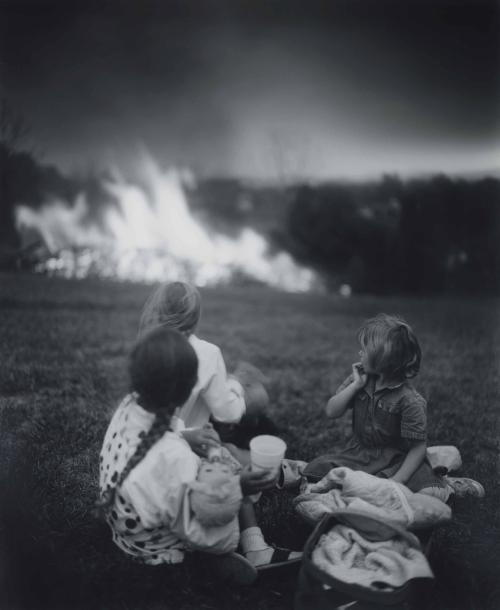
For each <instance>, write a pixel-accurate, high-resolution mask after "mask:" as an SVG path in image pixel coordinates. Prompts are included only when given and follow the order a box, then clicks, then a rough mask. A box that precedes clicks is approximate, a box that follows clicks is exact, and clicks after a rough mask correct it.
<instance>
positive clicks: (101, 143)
mask: <svg viewBox="0 0 500 610" xmlns="http://www.w3.org/2000/svg"><path fill="white" fill-rule="evenodd" d="M0 11H1V13H2V14H1V15H0V18H1V23H2V26H1V27H2V31H1V44H2V48H1V61H2V63H1V72H0V76H1V79H2V89H3V94H4V95H5V96H6V97H7V98H8V99H9V100H10V101H11V103H12V104H13V105H14V106H15V107H16V108H17V109H18V110H19V111H20V112H22V113H23V114H24V116H25V117H26V119H27V120H28V121H29V122H30V124H31V126H32V134H33V139H34V140H35V142H36V144H37V146H38V148H39V149H41V150H42V151H43V153H44V159H45V160H46V161H47V162H55V163H57V164H58V165H59V166H60V167H61V168H62V169H65V170H69V169H73V168H82V167H85V166H86V165H89V164H91V165H101V164H104V163H106V164H109V163H111V162H117V163H119V164H120V165H122V166H125V167H127V165H128V164H130V163H133V162H134V158H135V156H136V155H137V151H138V150H139V148H140V146H146V147H147V148H148V149H150V150H151V151H152V152H153V154H154V155H155V156H156V157H157V158H158V159H159V161H160V162H161V163H163V164H166V165H168V164H174V163H177V164H179V163H180V164H184V165H189V166H191V167H192V168H193V169H195V170H196V171H198V172H200V173H203V174H221V173H222V174H236V175H244V176H250V177H258V178H269V177H271V178H273V177H276V176H283V175H284V176H292V175H294V174H297V173H298V174H302V175H304V176H306V177H321V178H327V177H364V176H373V175H377V174H379V173H381V172H383V171H385V172H400V173H401V174H403V175H407V174H411V173H418V172H424V171H432V172H437V171H448V172H461V171H476V170H492V169H496V168H497V167H498V164H499V161H500V156H499V152H500V146H499V129H498V127H499V75H500V72H499V46H498V45H499V18H498V5H497V4H496V3H494V2H484V1H482V0H472V1H468V2H465V1H463V0H462V1H459V0H446V1H445V0H418V1H417V0H393V1H389V0H364V1H363V2H360V1H357V0H345V1H344V0H342V1H340V0H339V1H336V0H325V1H324V2H314V1H312V0H311V1H307V2H306V0H304V1H302V2H298V1H296V0H287V1H285V0H283V1H272V0H265V1H264V0H263V1H262V2H261V1H258V0H252V1H248V2H242V1H238V0H231V1H229V0H228V1H227V2H222V1H218V2H215V1H204V0H196V1H194V0H192V1H191V0H183V1H179V2H168V1H167V0H163V1H161V0H142V1H139V0H137V1H136V2H123V1H122V2H117V1H114V2H109V1H108V2H106V1H105V0H104V1H103V0H101V1H100V2H93V1H92V0H88V1H87V2H80V1H79V0H76V1H75V0H73V1H72V2H67V1H66V0H65V2H56V1H52V2H48V1H44V0H39V1H38V2H34V1H33V0H32V1H31V2H27V1H26V0H16V1H13V0H12V1H10V0H0Z"/></svg>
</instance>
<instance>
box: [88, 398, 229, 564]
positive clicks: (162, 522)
mask: <svg viewBox="0 0 500 610" xmlns="http://www.w3.org/2000/svg"><path fill="white" fill-rule="evenodd" d="M153 418H154V415H153V414H152V413H149V412H148V411H145V410H144V409H143V408H142V407H141V406H139V405H138V404H137V402H136V396H135V395H134V394H130V395H129V396H127V397H126V398H125V399H124V400H123V401H122V402H121V404H120V405H119V407H118V409H117V410H116V412H115V414H114V415H113V418H112V420H111V423H110V425H109V427H108V430H107V432H106V435H105V438H104V443H103V447H102V451H101V459H100V462H101V465H100V478H99V487H100V490H101V493H102V492H103V491H104V490H105V489H106V487H107V486H108V485H109V484H111V485H112V484H113V483H114V482H116V479H117V478H119V475H120V473H121V472H122V470H123V468H125V465H126V464H127V461H128V458H129V457H130V456H131V455H132V454H133V453H134V451H135V449H136V447H137V445H138V444H139V441H140V439H139V434H140V433H141V432H145V431H147V430H149V428H150V427H151V424H152V421H153ZM199 463H200V458H199V457H198V456H197V455H196V454H195V453H193V451H192V450H191V448H190V447H189V445H188V444H187V442H186V441H185V440H184V439H183V438H182V437H180V436H179V435H178V434H176V433H174V432H170V431H167V432H165V434H164V435H163V437H162V438H161V439H160V440H159V441H158V442H157V443H156V444H155V445H153V446H152V447H151V448H150V450H149V451H148V453H147V454H146V455H145V456H144V458H143V459H142V460H141V461H140V462H139V463H138V464H137V465H136V467H135V468H133V469H132V471H131V472H130V473H129V475H128V476H127V478H126V479H125V481H124V482H123V484H122V485H121V486H120V488H119V489H117V493H116V495H115V501H114V505H113V507H112V510H111V511H110V513H109V518H108V523H109V525H110V527H111V529H112V531H113V540H114V542H115V543H116V544H117V545H118V546H119V547H120V548H121V549H122V550H123V551H125V552H126V553H128V554H130V555H133V556H135V557H136V558H138V559H140V560H142V561H144V562H145V563H148V564H161V563H178V562H180V561H182V560H183V558H184V551H186V550H195V549H198V550H203V551H205V552H209V553H227V552H230V551H233V550H235V548H236V546H237V544H238V539H239V527H238V521H237V518H236V517H235V518H234V519H233V521H231V522H230V523H228V524H227V525H224V526H221V527H210V528H207V527H205V526H202V525H201V524H200V523H199V521H198V520H197V519H196V518H195V517H194V515H193V514H192V511H191V508H190V503H189V487H188V484H189V483H190V482H192V481H194V479H195V478H196V476H197V473H198V466H199ZM115 473H116V474H115Z"/></svg>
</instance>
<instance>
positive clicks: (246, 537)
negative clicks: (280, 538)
mask: <svg viewBox="0 0 500 610" xmlns="http://www.w3.org/2000/svg"><path fill="white" fill-rule="evenodd" d="M239 517H240V530H241V534H240V545H241V550H242V551H243V555H244V556H245V558H246V559H248V561H249V562H250V563H251V564H252V565H253V566H255V567H256V568H260V569H265V568H266V567H272V566H273V565H274V566H277V565H281V564H283V563H288V562H296V561H299V560H300V558H301V557H302V553H299V552H297V551H290V550H289V549H279V548H276V547H273V546H270V545H269V544H267V542H266V541H265V539H264V535H263V533H262V530H261V529H260V527H259V526H258V524H257V517H256V516H255V509H254V507H253V504H252V502H251V501H250V500H248V499H247V498H245V499H244V500H243V503H242V505H241V509H240V515H239Z"/></svg>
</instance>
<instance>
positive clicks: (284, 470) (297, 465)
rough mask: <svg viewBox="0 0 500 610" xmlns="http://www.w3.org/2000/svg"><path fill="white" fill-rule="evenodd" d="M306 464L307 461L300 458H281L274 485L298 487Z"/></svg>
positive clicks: (282, 487)
mask: <svg viewBox="0 0 500 610" xmlns="http://www.w3.org/2000/svg"><path fill="white" fill-rule="evenodd" d="M306 466H307V462H303V461H302V460H287V459H284V460H282V461H281V472H280V476H279V479H278V482H277V483H276V487H277V488H278V489H290V488H291V487H298V486H299V485H300V483H301V481H302V478H303V475H302V473H303V472H304V468H305V467H306Z"/></svg>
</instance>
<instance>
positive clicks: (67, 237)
mask: <svg viewBox="0 0 500 610" xmlns="http://www.w3.org/2000/svg"><path fill="white" fill-rule="evenodd" d="M138 167H139V170H140V176H141V179H140V181H139V184H140V186H138V185H137V184H132V183H130V182H128V181H127V180H126V179H124V178H123V177H122V176H120V174H119V172H117V171H115V172H114V173H113V177H112V178H107V179H106V180H105V181H104V182H103V184H102V187H103V189H104V191H105V192H106V193H107V194H108V195H109V198H110V200H111V201H113V202H115V203H114V204H113V205H111V204H110V205H109V206H106V207H105V209H104V210H103V212H102V214H100V215H99V218H96V215H95V214H91V213H90V208H89V203H88V201H87V199H86V196H85V194H80V195H79V196H78V197H77V199H76V201H75V203H74V205H73V206H71V205H70V204H69V202H63V201H59V200H54V201H50V202H48V203H46V204H45V205H44V206H42V207H41V208H40V209H38V210H33V209H31V208H29V207H26V206H19V207H18V208H17V209H16V225H17V227H18V230H19V231H20V232H21V234H22V233H23V232H24V233H26V232H28V231H31V232H33V231H35V232H37V233H38V234H39V235H40V237H41V239H42V240H43V242H44V243H45V245H46V247H47V248H48V250H49V252H50V255H49V256H48V257H47V258H46V259H45V260H43V261H40V262H39V263H38V265H37V270H38V271H42V272H46V273H55V274H60V275H64V276H66V277H77V278H82V277H87V276H90V275H97V276H100V277H111V278H115V279H121V280H132V281H143V282H155V281H166V280H168V281H171V280H176V279H184V280H189V281H192V282H194V283H195V284H197V285H199V286H206V285H215V284H220V283H225V282H230V281H231V280H232V279H234V278H235V277H236V276H241V275H243V276H247V277H250V278H253V279H255V280H257V281H259V282H263V283H265V284H268V285H270V286H274V287H276V288H280V289H283V290H287V291H296V292H302V291H308V290H311V289H313V288H315V287H318V286H319V282H318V278H317V277H316V275H315V274H314V273H313V272H312V271H311V270H310V269H307V268H304V267H301V266H299V265H297V264H296V263H295V262H294V261H293V260H292V258H291V257H290V255H289V254H287V253H285V252H280V253H278V254H274V255H270V254H269V252H268V243H267V240H266V239H265V238H264V237H263V236H262V235H260V234H259V233H257V232H256V231H254V230H253V229H251V228H249V227H243V228H242V230H241V233H240V234H239V236H238V237H237V238H230V237H228V236H225V235H221V234H218V233H216V232H213V231H210V230H208V229H207V228H205V227H204V226H203V225H202V224H201V223H200V222H199V221H198V220H197V219H196V218H195V217H194V216H193V215H192V213H191V211H190V209H189V207H188V204H187V200H186V196H185V191H184V187H185V185H186V183H191V184H192V183H193V180H194V178H193V176H192V175H189V174H187V173H186V172H180V171H178V170H173V169H170V170H167V171H164V170H162V169H161V168H160V167H159V165H158V164H157V162H156V161H155V159H154V158H153V157H152V156H151V155H149V154H148V153H143V154H142V157H141V159H140V162H139V165H138Z"/></svg>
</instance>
